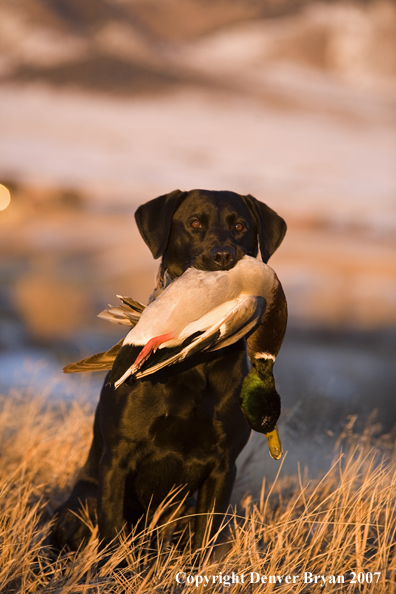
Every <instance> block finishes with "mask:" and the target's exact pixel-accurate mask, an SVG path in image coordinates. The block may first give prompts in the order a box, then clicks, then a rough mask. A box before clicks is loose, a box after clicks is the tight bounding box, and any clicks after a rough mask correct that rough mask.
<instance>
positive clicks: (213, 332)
mask: <svg viewBox="0 0 396 594" xmlns="http://www.w3.org/2000/svg"><path fill="white" fill-rule="evenodd" d="M265 305H266V302H265V299H264V298H263V297H255V296H252V295H249V296H247V297H246V298H245V299H243V300H242V301H240V302H239V303H237V304H236V305H235V307H233V308H232V309H231V310H230V311H229V312H228V313H227V314H226V315H224V316H223V317H222V318H221V319H220V320H218V321H217V322H216V323H214V324H213V325H212V326H211V327H210V328H209V329H208V330H206V331H205V332H202V333H201V334H199V335H198V336H196V337H193V338H192V340H190V341H189V340H188V339H186V340H185V341H184V342H183V343H182V344H181V345H180V346H179V347H172V348H167V347H164V348H160V349H158V350H157V351H156V352H155V353H154V354H153V355H152V356H151V357H150V359H149V360H148V361H147V363H145V364H144V365H143V367H142V369H140V370H139V371H138V372H137V373H136V378H137V379H139V378H142V377H146V376H147V375H150V374H152V373H155V372H156V371H159V370H160V369H163V368H164V367H167V366H168V365H174V364H175V363H179V362H180V361H183V360H184V359H186V358H187V357H191V356H192V355H195V354H197V353H199V352H202V351H207V350H210V351H214V350H218V349H221V348H223V347H226V346H229V345H231V344H234V343H235V342H237V341H238V340H239V339H240V338H242V337H243V336H245V335H246V334H248V333H249V332H250V331H251V330H253V329H254V328H255V327H256V326H258V324H259V323H260V320H261V316H262V314H263V311H264V310H265ZM175 348H177V349H178V351H177V352H176V353H175ZM121 383H122V381H120V380H119V381H118V382H116V384H115V386H116V387H118V385H120V384H121Z"/></svg>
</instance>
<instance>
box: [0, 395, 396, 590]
mask: <svg viewBox="0 0 396 594" xmlns="http://www.w3.org/2000/svg"><path fill="white" fill-rule="evenodd" d="M91 425H92V410H90V409H89V407H87V406H84V405H82V404H79V403H78V402H72V403H70V404H67V405H66V404H64V403H48V402H45V401H43V400H42V399H40V398H39V397H23V396H22V395H21V394H18V393H14V394H10V395H9V396H7V397H2V398H1V400H0V452H1V454H0V455H1V466H0V591H1V592H7V593H10V594H11V593H24V594H25V593H26V594H27V593H36V592H41V591H43V592H46V593H54V594H55V593H56V594H60V593H62V594H66V593H70V594H72V593H73V594H77V593H90V594H91V593H92V594H93V593H101V592H103V593H104V592H105V593H106V594H111V593H114V594H121V593H124V592H128V593H129V592H131V593H132V592H133V593H134V594H135V593H136V594H137V593H141V594H146V593H148V592H150V593H151V592H153V593H160V592H161V593H163V592H170V593H178V592H182V591H189V590H191V591H194V592H199V593H200V592H204V591H210V592H230V593H236V592H241V591H246V592H256V591H257V592H260V591H265V592H266V593H267V592H268V593H270V592H272V591H276V592H282V593H283V592H293V593H300V592H308V591H312V592H319V591H323V588H321V587H320V586H319V585H314V584H306V583H304V580H303V576H304V572H311V573H312V574H318V575H323V576H327V577H329V576H331V575H335V576H344V579H345V582H344V583H335V584H328V585H327V586H326V587H325V589H324V590H325V591H331V592H343V593H348V594H349V593H354V592H359V593H360V592H362V593H365V592H367V593H370V594H371V593H377V592H378V593H382V592H383V593H385V592H386V593H391V592H395V591H396V588H395V581H394V575H395V570H396V549H395V546H394V542H395V532H396V510H395V507H396V480H395V471H394V467H393V464H392V456H391V452H390V453H389V454H387V453H386V451H385V450H383V451H382V452H381V450H379V449H378V447H376V448H374V447H370V436H369V435H368V434H366V435H363V436H362V439H361V441H360V442H359V443H353V442H351V441H350V443H351V445H350V447H349V449H348V452H347V453H344V454H342V453H341V451H340V447H341V446H340V445H339V446H338V450H339V451H338V453H337V455H336V458H335V461H334V463H333V465H332V467H331V469H330V470H329V471H328V472H327V474H325V476H322V477H318V478H316V479H314V480H311V481H310V482H308V481H307V479H304V478H303V477H301V476H300V475H299V473H297V474H296V475H295V476H284V477H283V476H282V472H280V474H279V476H278V478H277V480H276V481H275V483H274V484H273V485H272V486H271V487H270V489H269V490H266V488H264V485H263V489H262V492H261V496H260V497H259V498H257V500H255V499H254V498H253V496H251V495H250V496H249V495H248V496H246V497H245V498H244V501H243V502H242V506H241V508H243V510H244V511H243V513H242V514H240V513H237V512H236V511H234V512H233V513H230V515H229V517H228V519H227V522H228V525H229V530H230V543H231V546H230V547H229V550H228V552H224V551H223V554H222V557H221V559H220V560H218V559H216V555H215V554H212V552H213V543H211V542H206V543H205V546H204V547H203V549H202V551H201V552H200V554H201V565H200V568H199V570H198V571H196V572H195V573H192V572H191V569H189V566H190V564H191V555H190V551H189V547H188V544H187V545H185V544H184V546H183V547H181V546H177V539H178V537H180V538H182V532H181V531H180V532H179V533H178V532H177V531H176V530H175V531H174V532H173V537H172V529H173V527H175V525H176V524H175V522H174V518H175V517H176V516H177V515H178V514H180V511H181V510H180V509H179V508H178V506H177V505H176V504H175V503H174V501H172V497H173V496H174V494H173V495H172V494H171V495H170V498H169V500H168V501H167V502H164V508H165V507H167V510H168V512H167V516H164V514H163V513H162V512H163V511H164V510H163V509H162V510H158V512H156V513H155V515H154V517H153V518H151V519H150V520H147V527H146V530H145V531H144V532H143V533H140V534H131V535H129V536H127V537H124V538H123V539H122V542H121V545H120V546H118V547H117V549H116V550H115V551H113V552H112V553H107V554H106V552H105V553H104V554H103V553H99V552H98V550H97V544H98V540H97V529H96V527H95V526H91V529H92V537H91V540H90V542H89V544H88V546H87V547H86V548H85V549H84V550H83V551H81V552H78V553H67V552H64V553H62V554H61V555H59V556H55V555H54V554H53V553H52V552H51V551H50V549H49V548H48V547H47V545H46V543H45V539H46V537H47V534H48V531H49V528H50V524H51V516H52V512H53V509H54V508H55V507H56V506H57V505H58V504H59V503H60V502H61V501H62V500H63V499H64V498H65V497H66V496H67V492H68V489H69V488H70V486H71V485H72V483H73V480H74V477H75V474H76V471H77V470H78V468H79V467H80V466H81V464H82V463H83V462H84V458H85V456H86V453H87V449H88V446H89V441H90V434H91ZM355 438H356V436H355ZM169 510H170V511H169ZM164 517H166V518H167V519H166V520H164ZM87 521H88V520H87ZM185 530H186V531H187V530H188V528H186V529H185ZM187 536H188V534H187ZM185 540H186V535H184V541H185ZM187 540H188V538H187ZM218 556H219V555H217V557H218ZM181 571H185V572H186V574H188V575H191V576H192V577H191V579H192V580H197V582H198V581H199V579H200V576H208V577H209V578H210V580H213V576H220V575H221V581H222V582H223V583H220V578H219V577H217V579H216V583H215V584H213V583H211V584H210V585H208V586H206V587H204V584H201V585H198V587H195V584H193V585H185V586H183V585H179V584H177V582H176V579H175V578H176V574H177V573H178V572H181ZM350 571H353V572H356V573H359V572H361V576H360V577H362V575H363V574H364V578H365V580H366V578H367V576H368V579H370V574H373V582H376V580H377V576H375V575H374V572H381V574H380V578H379V580H378V583H363V584H361V585H359V584H358V583H356V584H352V583H351V578H352V576H351V574H349V573H348V572H350ZM220 572H221V573H220ZM232 572H234V574H237V575H238V576H241V574H244V575H245V585H244V586H242V585H241V584H232V583H230V584H229V585H225V584H224V582H225V581H227V579H226V578H225V577H224V576H227V575H228V576H232ZM250 572H257V573H258V574H260V575H266V576H286V575H292V576H293V575H298V576H300V577H299V578H298V579H297V580H296V583H295V584H293V583H289V584H288V583H286V582H285V580H284V579H283V581H282V583H281V584H278V585H276V584H274V583H267V584H266V585H265V586H264V585H263V584H260V583H258V584H250ZM228 581H229V582H231V578H230V579H229V580H228Z"/></svg>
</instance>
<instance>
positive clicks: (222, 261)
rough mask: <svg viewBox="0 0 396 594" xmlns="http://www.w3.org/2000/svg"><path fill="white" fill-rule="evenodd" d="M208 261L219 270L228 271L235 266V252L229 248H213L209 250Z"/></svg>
mask: <svg viewBox="0 0 396 594" xmlns="http://www.w3.org/2000/svg"><path fill="white" fill-rule="evenodd" d="M210 259H211V260H212V261H213V262H214V263H215V265H216V267H217V268H219V270H228V269H229V268H232V267H233V266H234V265H235V264H236V252H235V250H234V248H233V247H231V246H224V247H214V248H212V249H211V250H210Z"/></svg>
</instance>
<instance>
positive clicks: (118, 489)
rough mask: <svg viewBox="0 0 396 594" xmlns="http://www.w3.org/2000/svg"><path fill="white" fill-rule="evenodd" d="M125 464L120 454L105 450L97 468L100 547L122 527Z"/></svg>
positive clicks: (111, 539)
mask: <svg viewBox="0 0 396 594" xmlns="http://www.w3.org/2000/svg"><path fill="white" fill-rule="evenodd" d="M126 475H127V464H126V461H125V457H124V456H123V455H122V454H121V452H120V451H119V448H118V451H117V450H116V449H115V448H113V449H112V450H110V449H108V448H106V449H105V451H104V452H103V455H102V458H101V461H100V467H99V492H98V527H99V538H100V542H101V544H100V546H101V548H104V547H105V546H106V545H108V544H110V542H111V541H113V540H114V538H115V537H116V536H117V534H118V533H119V532H120V531H121V530H122V528H123V526H124V499H125V484H126Z"/></svg>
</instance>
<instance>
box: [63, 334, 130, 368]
mask: <svg viewBox="0 0 396 594" xmlns="http://www.w3.org/2000/svg"><path fill="white" fill-rule="evenodd" d="M123 342H124V339H123V338H122V339H121V340H120V341H119V342H117V344H115V345H114V346H113V347H111V349H109V350H108V351H106V352H104V353H98V354H97V355H92V356H91V357H87V358H86V359H81V361H77V362H76V363H70V365H66V367H64V368H63V372H64V373H79V372H84V371H106V370H109V369H111V368H112V367H113V363H114V360H115V358H116V356H117V355H118V353H119V351H120V349H121V347H122V343H123Z"/></svg>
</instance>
